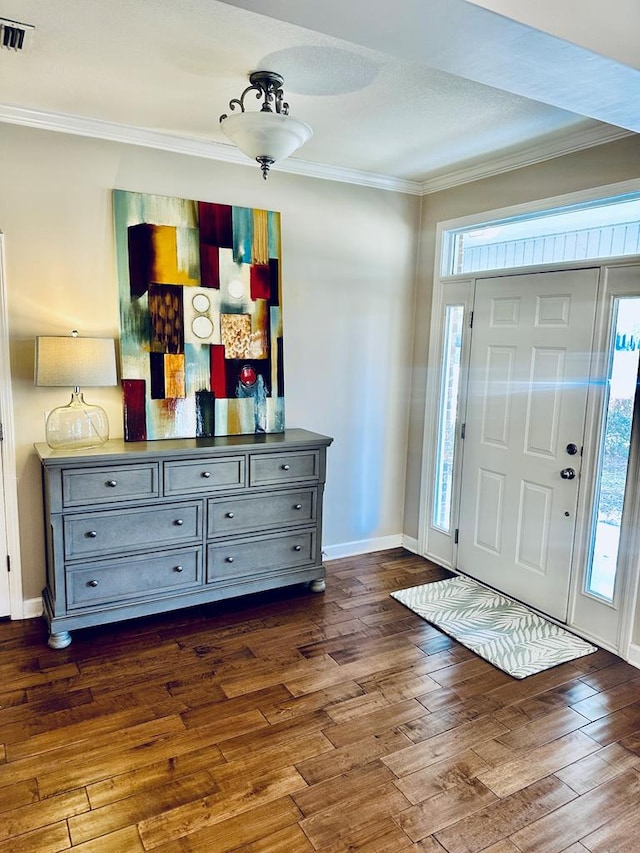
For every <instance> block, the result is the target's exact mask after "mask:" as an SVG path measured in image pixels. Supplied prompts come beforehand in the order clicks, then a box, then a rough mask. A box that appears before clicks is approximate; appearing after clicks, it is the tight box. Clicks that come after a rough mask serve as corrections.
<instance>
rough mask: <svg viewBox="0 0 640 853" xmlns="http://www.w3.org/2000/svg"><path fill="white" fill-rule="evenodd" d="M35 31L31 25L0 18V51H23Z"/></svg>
mask: <svg viewBox="0 0 640 853" xmlns="http://www.w3.org/2000/svg"><path fill="white" fill-rule="evenodd" d="M34 30H35V27H34V26H33V25H32V24H20V23H18V21H10V20H9V19H8V18H0V49H3V50H15V51H24V50H25V49H26V48H27V47H28V45H29V42H30V40H31V34H32V32H33V31H34Z"/></svg>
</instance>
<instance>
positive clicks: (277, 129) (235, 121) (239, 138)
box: [220, 71, 313, 180]
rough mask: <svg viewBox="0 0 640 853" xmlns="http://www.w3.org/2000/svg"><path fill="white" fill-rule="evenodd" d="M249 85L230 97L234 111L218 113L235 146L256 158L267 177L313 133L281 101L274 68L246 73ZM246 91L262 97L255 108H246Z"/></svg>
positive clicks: (223, 127) (277, 77)
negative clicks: (276, 164) (279, 162)
mask: <svg viewBox="0 0 640 853" xmlns="http://www.w3.org/2000/svg"><path fill="white" fill-rule="evenodd" d="M249 83H250V84H251V85H250V86H247V88H246V89H245V90H244V92H243V93H242V95H240V97H239V98H233V99H232V100H231V101H229V109H230V110H235V109H237V108H238V107H239V108H240V112H239V113H235V114H234V115H227V114H226V113H225V114H224V115H221V116H220V126H221V128H222V132H223V133H224V134H225V136H227V137H228V138H229V139H230V140H231V141H232V142H233V143H234V144H235V145H237V147H238V148H239V149H240V150H241V151H242V153H243V154H246V155H247V157H250V158H251V159H252V160H257V161H258V163H259V164H260V168H261V169H262V175H263V177H264V178H265V180H266V178H267V174H268V172H269V169H270V168H271V166H273V164H274V163H275V162H277V161H278V160H284V159H285V157H288V156H289V155H290V154H293V152H294V151H297V150H298V148H300V146H301V145H304V143H305V142H307V141H308V140H309V139H311V137H312V135H313V131H312V130H311V128H310V127H309V125H308V124H305V122H303V121H298V119H295V118H291V116H290V115H289V104H287V103H285V101H284V92H283V91H282V84H283V83H284V78H283V77H282V76H281V75H280V74H275V73H274V72H273V71H254V72H253V73H252V74H250V75H249ZM249 92H255V93H256V99H257V100H260V99H261V98H264V102H263V104H262V107H261V109H260V110H259V111H258V112H247V111H246V110H245V104H244V99H245V98H246V96H247V95H248V94H249Z"/></svg>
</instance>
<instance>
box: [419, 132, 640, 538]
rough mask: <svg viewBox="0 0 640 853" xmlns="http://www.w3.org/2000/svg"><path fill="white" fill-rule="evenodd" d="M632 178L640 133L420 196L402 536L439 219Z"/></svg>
mask: <svg viewBox="0 0 640 853" xmlns="http://www.w3.org/2000/svg"><path fill="white" fill-rule="evenodd" d="M634 179H635V180H638V179H640V137H637V136H636V137H628V138H625V139H623V140H619V141H618V142H613V143H611V144H609V145H600V146H597V147H596V148H591V149H589V150H587V151H581V152H579V153H576V154H569V155H566V156H564V157H557V158H555V159H553V160H547V161H546V162H544V163H539V164H537V165H535V166H529V167H527V168H523V169H515V170H513V171H511V172H505V173H504V174H502V175H497V176H496V177H493V178H487V179H485V180H482V181H474V182H472V183H468V184H464V185H462V186H459V187H455V188H453V189H450V190H445V191H443V192H439V193H433V194H432V195H428V196H425V197H424V198H423V205H422V218H421V220H422V221H421V226H420V241H419V262H418V287H417V291H416V294H417V296H416V311H415V316H416V321H415V323H416V324H415V334H414V352H413V384H412V391H411V417H410V423H409V438H408V457H407V458H408V462H407V488H406V495H405V519H404V532H405V534H406V535H407V536H410V537H414V538H417V536H418V529H419V500H420V476H421V464H422V441H423V432H424V407H425V389H426V383H427V371H428V363H427V361H428V359H427V356H428V348H429V323H430V313H431V297H432V288H433V269H434V262H435V236H436V226H437V224H438V222H444V221H446V220H449V219H455V218H457V217H462V216H468V215H471V214H474V213H480V212H482V211H492V210H499V209H500V208H504V207H509V206H511V205H517V204H525V203H526V202H531V201H536V200H539V199H547V198H553V197H555V196H559V195H564V194H565V193H572V192H578V191H580V190H587V189H591V188H593V187H600V186H606V185H608V184H614V183H618V182H621V181H629V180H634Z"/></svg>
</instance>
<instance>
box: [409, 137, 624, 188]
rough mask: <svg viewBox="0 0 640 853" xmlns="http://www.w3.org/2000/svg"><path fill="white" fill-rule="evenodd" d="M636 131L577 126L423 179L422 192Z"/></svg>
mask: <svg viewBox="0 0 640 853" xmlns="http://www.w3.org/2000/svg"><path fill="white" fill-rule="evenodd" d="M633 135H634V133H633V132H632V131H630V130H626V129H624V128H621V127H613V126H612V125H609V124H603V125H599V126H597V127H590V128H586V129H585V128H582V129H578V130H574V131H571V132H569V133H567V134H565V135H563V136H555V137H553V136H549V137H548V138H547V139H541V140H539V141H537V142H534V143H532V144H531V145H528V146H526V147H524V148H518V149H517V150H515V151H512V152H510V153H509V154H505V155H503V156H501V157H487V158H486V159H485V160H483V161H482V162H481V163H476V164H474V165H472V166H466V167H462V168H460V169H454V170H452V171H450V172H446V173H445V174H443V175H441V176H439V177H434V178H429V179H427V180H426V181H422V183H421V184H420V195H431V194H432V193H437V192H441V191H442V190H448V189H451V188H452V187H457V186H460V185H461V184H468V183H470V182H471V181H479V180H482V179H483V178H491V177H493V176H494V175H501V174H503V173H504V172H511V171H513V170H514V169H521V168H523V167H525V166H533V165H535V164H536V163H542V162H543V161H544V160H552V159H553V158H554V157H562V156H564V155H565V154H573V153H574V152H576V151H583V150H585V149H587V148H595V146H597V145H604V144H605V143H607V142H614V141H615V140H617V139H623V138H624V137H626V136H633Z"/></svg>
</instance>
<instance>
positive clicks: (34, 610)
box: [21, 598, 42, 619]
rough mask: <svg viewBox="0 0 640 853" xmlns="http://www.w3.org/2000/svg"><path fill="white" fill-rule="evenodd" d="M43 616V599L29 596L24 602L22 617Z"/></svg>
mask: <svg viewBox="0 0 640 853" xmlns="http://www.w3.org/2000/svg"><path fill="white" fill-rule="evenodd" d="M39 616H42V599H41V598H27V599H25V600H24V601H23V602H22V617H21V618H22V619H36V618H37V617H39Z"/></svg>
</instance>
